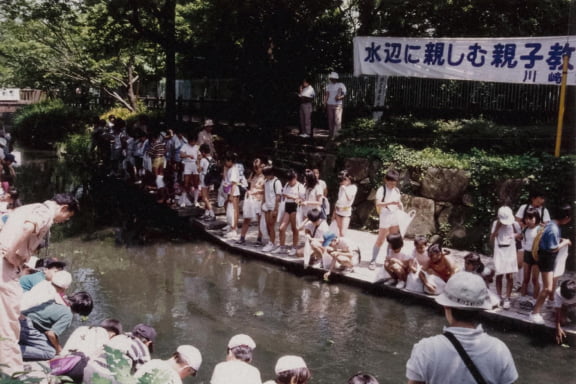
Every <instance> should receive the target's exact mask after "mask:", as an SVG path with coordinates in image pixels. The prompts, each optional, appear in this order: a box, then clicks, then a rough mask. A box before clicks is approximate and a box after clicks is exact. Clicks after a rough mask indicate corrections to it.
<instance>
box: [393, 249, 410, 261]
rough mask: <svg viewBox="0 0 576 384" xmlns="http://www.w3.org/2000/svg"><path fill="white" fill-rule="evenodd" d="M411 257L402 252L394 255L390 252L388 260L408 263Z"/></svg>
mask: <svg viewBox="0 0 576 384" xmlns="http://www.w3.org/2000/svg"><path fill="white" fill-rule="evenodd" d="M412 257H413V256H412V255H407V254H405V253H404V252H402V251H400V252H398V253H396V252H394V251H393V250H390V256H389V258H394V259H398V260H400V261H408V260H410V259H412Z"/></svg>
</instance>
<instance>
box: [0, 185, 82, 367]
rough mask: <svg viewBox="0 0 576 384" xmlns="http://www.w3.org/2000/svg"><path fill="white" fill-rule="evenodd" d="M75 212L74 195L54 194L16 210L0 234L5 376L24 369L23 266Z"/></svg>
mask: <svg viewBox="0 0 576 384" xmlns="http://www.w3.org/2000/svg"><path fill="white" fill-rule="evenodd" d="M78 210H79V205H78V200H76V198H75V197H74V196H73V195H71V194H57V195H55V196H54V197H53V198H52V199H51V200H47V201H45V202H44V203H35V204H28V205H23V206H21V207H18V208H16V209H15V210H14V211H12V213H11V214H10V220H8V221H7V222H6V224H4V226H3V227H2V231H0V256H1V260H0V313H1V314H2V315H1V316H0V339H3V342H1V343H0V361H1V362H2V363H4V364H6V365H7V368H5V369H4V372H6V373H8V374H11V373H14V372H19V371H21V370H22V369H23V363H22V355H21V352H20V347H19V346H18V338H19V335H20V322H19V316H20V302H21V300H22V293H23V291H22V287H21V286H20V283H19V281H18V279H19V277H20V270H21V268H22V265H23V264H24V263H25V262H27V261H28V260H29V259H30V257H31V256H32V254H33V253H35V252H36V251H37V250H38V248H39V246H40V244H41V243H42V242H43V241H44V239H45V237H46V235H47V234H48V231H49V230H50V227H51V226H52V224H54V223H64V222H66V221H67V220H69V219H70V218H71V217H72V216H73V215H74V214H75V213H76V212H77V211H78ZM31 276H33V275H31Z"/></svg>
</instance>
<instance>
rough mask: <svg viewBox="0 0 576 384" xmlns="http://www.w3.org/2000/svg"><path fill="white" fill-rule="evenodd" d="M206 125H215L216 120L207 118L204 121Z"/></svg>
mask: <svg viewBox="0 0 576 384" xmlns="http://www.w3.org/2000/svg"><path fill="white" fill-rule="evenodd" d="M204 126H205V127H213V126H214V121H213V120H212V119H206V120H205V121H204Z"/></svg>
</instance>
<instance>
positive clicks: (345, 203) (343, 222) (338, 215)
mask: <svg viewBox="0 0 576 384" xmlns="http://www.w3.org/2000/svg"><path fill="white" fill-rule="evenodd" d="M338 182H339V183H340V188H339V189H338V200H337V201H336V206H335V209H334V213H333V214H332V220H333V221H334V222H336V226H337V228H338V236H346V232H347V231H348V227H349V226H350V217H352V204H353V203H354V199H355V198H356V193H357V192H358V187H357V186H356V185H355V184H352V182H353V179H352V176H350V174H349V173H348V171H346V170H344V171H340V173H339V174H338Z"/></svg>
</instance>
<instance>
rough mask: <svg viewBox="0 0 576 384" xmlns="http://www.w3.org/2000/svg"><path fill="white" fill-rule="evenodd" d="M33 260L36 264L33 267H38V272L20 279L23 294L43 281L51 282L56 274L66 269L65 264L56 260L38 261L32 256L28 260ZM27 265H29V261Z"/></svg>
mask: <svg viewBox="0 0 576 384" xmlns="http://www.w3.org/2000/svg"><path fill="white" fill-rule="evenodd" d="M33 258H36V260H37V262H36V264H35V265H39V267H38V268H37V269H40V270H39V271H38V272H36V273H32V274H28V275H25V276H22V277H20V279H19V281H20V286H21V287H22V289H23V290H24V292H27V291H29V290H31V289H32V288H33V287H34V286H36V284H38V283H40V282H42V281H44V280H48V281H51V280H52V277H53V276H54V274H55V273H56V272H58V271H62V270H63V269H64V268H65V267H66V263H65V262H63V261H60V260H58V259H56V258H47V259H38V257H36V256H32V257H30V260H32V259H33ZM27 263H29V261H28V262H27Z"/></svg>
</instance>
